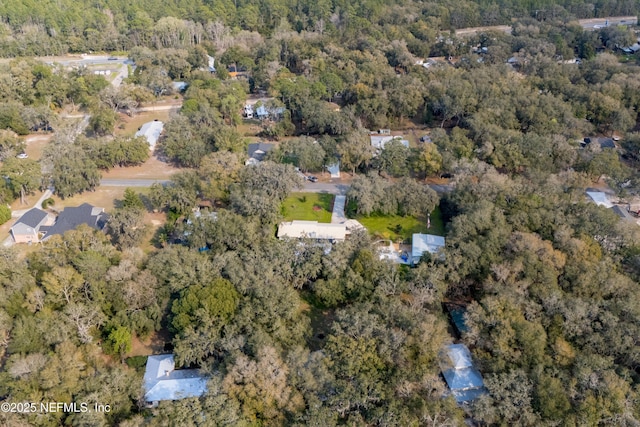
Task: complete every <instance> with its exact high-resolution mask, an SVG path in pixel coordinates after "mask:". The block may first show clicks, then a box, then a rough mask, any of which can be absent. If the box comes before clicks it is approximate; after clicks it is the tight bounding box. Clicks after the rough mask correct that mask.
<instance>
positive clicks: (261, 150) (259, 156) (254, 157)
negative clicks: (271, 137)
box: [244, 142, 276, 165]
mask: <svg viewBox="0 0 640 427" xmlns="http://www.w3.org/2000/svg"><path fill="white" fill-rule="evenodd" d="M274 148H276V146H275V145H273V144H269V143H266V142H256V143H254V144H249V147H248V149H247V154H249V159H248V160H247V161H246V162H244V164H245V165H257V164H258V163H260V162H261V161H263V160H264V158H265V157H266V156H267V153H269V151H272V150H273V149H274Z"/></svg>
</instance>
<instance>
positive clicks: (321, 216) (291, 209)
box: [281, 193, 334, 222]
mask: <svg viewBox="0 0 640 427" xmlns="http://www.w3.org/2000/svg"><path fill="white" fill-rule="evenodd" d="M333 197H334V196H333V195H332V194H327V193H294V194H292V195H291V196H289V197H287V198H286V199H285V200H284V202H283V203H282V208H281V213H282V216H283V217H284V219H285V221H292V220H294V219H295V220H307V221H318V222H331V213H332V211H333Z"/></svg>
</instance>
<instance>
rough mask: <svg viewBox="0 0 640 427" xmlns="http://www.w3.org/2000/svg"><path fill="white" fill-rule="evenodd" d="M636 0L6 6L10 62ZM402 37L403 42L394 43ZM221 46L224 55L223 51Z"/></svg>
mask: <svg viewBox="0 0 640 427" xmlns="http://www.w3.org/2000/svg"><path fill="white" fill-rule="evenodd" d="M638 6H639V5H638V2H637V1H635V2H634V1H633V0H627V1H611V0H603V1H599V2H596V3H590V2H574V1H566V2H562V1H560V2H558V1H551V0H545V1H542V0H541V1H527V2H523V1H512V0H504V1H498V2H496V1H491V2H488V1H480V2H472V1H463V0H460V1H457V2H455V3H450V2H432V3H423V2H413V1H412V2H405V1H395V2H391V3H388V2H386V3H383V2H380V1H372V0H367V1H355V2H342V1H333V2H331V1H328V0H321V1H310V0H300V1H295V2H292V1H288V0H268V1H263V2H255V3H254V2H245V1H240V2H238V1H234V2H231V1H224V0H219V1H202V0H182V1H175V0H174V1H158V0H144V1H136V2H127V1H118V0H105V1H100V2H99V3H96V2H90V1H88V0H82V1H62V2H61V1H56V2H54V1H33V0H30V1H22V0H7V1H4V2H2V4H0V47H1V48H2V49H0V51H1V52H2V55H3V56H28V55H59V54H63V53H66V52H88V51H102V50H109V51H123V50H128V49H130V48H131V47H133V46H140V45H142V46H154V47H163V46H164V47H169V46H172V47H176V46H177V45H178V44H181V45H185V46H189V45H194V44H201V43H205V44H208V46H209V47H210V50H211V53H214V51H215V50H219V47H220V45H221V43H224V41H223V39H224V37H225V35H226V34H225V31H228V30H225V27H226V28H231V29H233V31H234V33H237V32H238V31H240V30H243V31H249V32H258V33H260V34H261V35H263V36H269V35H271V34H273V33H274V32H277V30H278V29H279V28H282V27H283V26H288V27H290V28H292V29H293V30H295V31H314V32H319V33H321V34H324V33H327V34H332V35H335V36H336V37H342V38H344V37H347V38H348V37H353V36H356V35H358V34H375V33H389V32H395V33H399V34H403V35H402V36H401V37H397V38H399V39H400V38H404V39H406V40H409V39H410V38H414V39H416V40H425V37H426V38H430V39H433V35H434V32H435V33H437V32H438V31H441V30H450V29H457V28H466V27H475V26H484V25H498V24H507V25H510V24H511V22H512V20H513V19H514V18H526V17H535V18H536V19H541V20H546V19H550V20H565V21H566V20H569V19H581V18H592V17H607V16H619V15H634V14H636V13H637V11H638ZM372 24H373V25H372ZM394 38H396V37H394ZM216 46H217V48H216Z"/></svg>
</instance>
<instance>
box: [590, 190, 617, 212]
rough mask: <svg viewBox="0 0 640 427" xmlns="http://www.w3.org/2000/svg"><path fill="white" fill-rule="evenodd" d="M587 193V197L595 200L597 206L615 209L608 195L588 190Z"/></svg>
mask: <svg viewBox="0 0 640 427" xmlns="http://www.w3.org/2000/svg"><path fill="white" fill-rule="evenodd" d="M586 193H587V196H589V198H590V199H591V200H593V201H594V202H595V204H596V205H598V206H604V207H605V208H610V207H613V203H611V201H610V200H609V196H608V195H607V193H604V192H602V191H593V190H587V192H586Z"/></svg>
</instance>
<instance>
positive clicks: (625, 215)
mask: <svg viewBox="0 0 640 427" xmlns="http://www.w3.org/2000/svg"><path fill="white" fill-rule="evenodd" d="M611 210H612V211H613V212H615V214H616V215H618V216H619V217H620V218H622V219H624V220H625V221H629V222H636V219H635V218H634V217H633V215H631V213H630V212H629V210H628V209H627V208H626V207H623V206H620V205H613V207H612V208H611Z"/></svg>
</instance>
